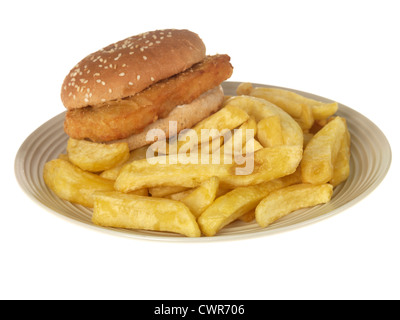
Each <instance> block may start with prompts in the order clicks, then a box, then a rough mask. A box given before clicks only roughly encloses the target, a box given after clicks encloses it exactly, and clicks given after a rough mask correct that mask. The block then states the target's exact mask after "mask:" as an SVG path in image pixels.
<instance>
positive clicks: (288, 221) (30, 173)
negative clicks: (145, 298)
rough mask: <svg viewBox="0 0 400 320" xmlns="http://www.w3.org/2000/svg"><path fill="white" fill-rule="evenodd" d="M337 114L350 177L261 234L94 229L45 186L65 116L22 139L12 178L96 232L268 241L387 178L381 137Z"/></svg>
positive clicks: (228, 88) (244, 227)
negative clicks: (347, 138)
mask: <svg viewBox="0 0 400 320" xmlns="http://www.w3.org/2000/svg"><path fill="white" fill-rule="evenodd" d="M240 83H241V82H234V81H225V82H224V83H223V88H224V91H225V94H226V95H235V90H236V88H237V86H238V85H239V84H240ZM253 85H254V86H261V87H274V88H281V89H286V90H291V91H293V92H297V93H299V94H302V95H304V96H306V97H309V98H312V99H316V100H320V101H325V102H331V101H333V100H330V99H327V98H324V97H321V96H318V95H315V94H311V93H307V92H303V91H299V90H295V89H289V88H285V87H277V86H273V85H265V84H258V83H255V84H253ZM337 114H338V115H340V116H343V117H345V118H346V119H347V123H348V127H349V131H350V134H351V136H352V149H351V164H350V165H351V173H350V177H349V178H348V180H347V181H346V182H344V183H342V184H341V185H339V186H338V187H336V188H335V192H334V194H333V197H332V200H331V202H329V203H328V204H324V205H319V206H316V207H313V208H308V209H302V210H298V211H296V212H294V213H292V214H290V215H288V216H287V217H284V218H282V219H280V220H278V221H277V222H275V223H274V224H272V225H270V226H269V227H267V228H264V229H262V228H260V227H258V225H257V224H256V223H255V222H252V223H245V222H241V221H236V222H234V223H232V224H230V225H228V226H226V227H225V228H224V229H223V230H221V231H220V232H219V233H218V234H217V235H216V236H214V237H200V238H187V237H183V236H180V235H177V234H173V233H167V232H155V231H146V230H128V229H117V228H104V227H99V226H96V225H94V224H93V223H92V222H91V220H90V217H91V210H90V209H88V208H85V207H82V206H80V205H75V204H71V203H69V202H67V201H64V200H61V199H59V198H58V197H57V196H56V195H55V194H54V193H53V192H52V191H51V190H49V189H48V187H47V186H46V185H45V183H44V181H43V177H42V173H43V165H44V163H45V162H47V161H49V160H51V159H54V158H56V157H57V156H58V155H59V154H60V153H63V152H65V148H66V142H67V139H68V136H67V135H66V134H65V133H64V130H63V121H64V116H65V112H63V113H60V114H59V115H57V116H55V117H54V118H52V119H50V120H49V121H47V122H46V123H44V124H43V125H41V126H40V127H39V128H37V129H36V130H35V131H34V132H32V133H31V134H30V135H29V136H28V137H27V138H26V139H25V141H24V142H23V143H22V145H21V147H20V148H19V150H18V152H17V154H16V157H15V163H14V170H15V176H16V179H17V181H18V183H19V185H20V187H21V189H22V190H23V191H24V192H25V193H26V194H27V195H28V196H29V197H30V198H31V199H32V200H33V201H34V202H36V203H37V204H39V205H40V206H42V207H43V208H44V209H46V210H48V211H50V212H51V213H54V214H56V215H57V216H58V217H62V218H64V219H65V220H66V221H69V222H73V223H76V224H78V225H80V226H84V227H88V228H91V229H93V230H96V231H100V232H107V233H110V234H113V235H117V236H123V237H128V238H133V239H141V240H152V241H164V242H168V241H169V242H171V241H172V242H210V241H211V242H212V241H221V240H240V239H249V238H253V237H260V236H267V235H272V234H276V233H279V232H285V231H289V230H292V229H295V228H299V227H303V226H306V225H309V224H312V223H315V222H318V221H320V220H322V219H326V218H328V217H332V216H333V215H336V214H338V213H340V212H343V211H344V210H346V209H347V208H349V207H350V206H352V205H354V204H356V203H357V202H359V201H361V200H362V199H364V198H365V197H366V196H367V195H369V194H370V193H371V192H372V191H373V190H374V189H375V188H376V187H377V186H378V185H379V184H380V183H381V182H382V181H383V179H384V178H385V176H386V175H387V173H388V171H389V168H390V165H391V161H392V152H391V148H390V144H389V141H388V139H387V138H386V137H385V135H384V133H383V132H382V131H381V130H380V129H379V128H378V127H377V126H376V125H375V124H374V123H373V122H372V121H371V120H369V119H368V118H367V117H365V116H363V115H362V114H361V113H359V112H357V111H355V110H353V109H351V108H350V107H347V106H345V105H343V104H341V103H339V110H338V112H337ZM361 160H362V161H361Z"/></svg>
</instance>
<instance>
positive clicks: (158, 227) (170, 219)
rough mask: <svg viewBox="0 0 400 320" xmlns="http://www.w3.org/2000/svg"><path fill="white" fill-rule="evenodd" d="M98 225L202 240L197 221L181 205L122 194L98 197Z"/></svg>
mask: <svg viewBox="0 0 400 320" xmlns="http://www.w3.org/2000/svg"><path fill="white" fill-rule="evenodd" d="M92 221H93V223H94V224H97V225H100V226H104V227H116V228H128V229H144V230H154V231H168V232H174V233H179V234H182V235H185V236H187V237H200V235H201V233H200V229H199V226H198V224H197V222H196V218H195V217H194V216H193V214H192V213H191V212H190V210H189V209H188V208H187V207H186V206H185V205H184V204H183V203H182V202H179V201H174V200H169V199H162V198H151V197H142V196H137V195H129V194H124V193H120V192H98V193H96V194H95V195H94V209H93V218H92Z"/></svg>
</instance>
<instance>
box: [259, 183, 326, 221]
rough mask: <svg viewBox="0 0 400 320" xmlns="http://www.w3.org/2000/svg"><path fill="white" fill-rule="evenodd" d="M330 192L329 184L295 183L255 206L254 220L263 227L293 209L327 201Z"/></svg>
mask: <svg viewBox="0 0 400 320" xmlns="http://www.w3.org/2000/svg"><path fill="white" fill-rule="evenodd" d="M332 193H333V187H332V185H330V184H323V185H311V184H297V185H293V186H289V187H286V188H283V189H280V190H276V191H274V192H271V193H270V194H269V195H268V196H267V197H266V198H265V199H264V200H262V201H261V202H260V203H259V205H258V206H257V208H256V221H257V223H258V224H259V225H260V226H261V227H263V228H265V227H267V226H269V225H270V224H271V223H273V222H274V221H276V220H278V219H280V218H282V217H284V216H286V215H288V214H289V213H291V212H293V211H296V210H298V209H302V208H307V207H312V206H316V205H318V204H323V203H327V202H329V201H330V199H331V197H332Z"/></svg>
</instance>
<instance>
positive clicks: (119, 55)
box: [114, 53, 122, 61]
mask: <svg viewBox="0 0 400 320" xmlns="http://www.w3.org/2000/svg"><path fill="white" fill-rule="evenodd" d="M121 56H122V53H119V54H118V56H117V57H116V58H114V60H115V61H117V60H118V59H119V58H121Z"/></svg>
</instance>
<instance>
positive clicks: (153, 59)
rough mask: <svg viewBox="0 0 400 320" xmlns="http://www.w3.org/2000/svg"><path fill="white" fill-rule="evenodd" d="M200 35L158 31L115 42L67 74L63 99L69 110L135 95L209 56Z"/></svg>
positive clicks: (182, 31) (178, 31)
mask: <svg viewBox="0 0 400 320" xmlns="http://www.w3.org/2000/svg"><path fill="white" fill-rule="evenodd" d="M205 54H206V49H205V45H204V43H203V41H202V40H201V39H200V37H199V36H198V35H197V34H196V33H193V32H191V31H188V30H175V29H167V30H158V31H152V32H147V33H143V34H140V35H137V36H133V37H130V38H127V39H125V40H122V41H119V42H116V43H114V44H111V45H109V46H107V47H105V48H103V49H101V50H99V51H97V52H95V53H92V54H91V55H89V56H87V57H86V58H84V59H83V60H82V61H81V62H79V63H78V64H77V65H76V66H75V67H74V68H73V69H72V70H71V71H70V73H69V74H68V75H67V76H66V78H65V80H64V83H63V85H62V90H61V100H62V102H63V104H64V106H65V107H66V108H67V109H68V110H72V109H77V108H84V107H87V106H90V105H98V104H101V103H104V102H105V101H110V100H117V99H122V98H125V97H128V96H132V95H134V94H136V93H138V92H141V91H142V90H144V89H146V88H147V87H149V86H151V85H152V84H154V83H156V82H158V81H160V80H163V79H166V78H169V77H171V76H173V75H175V74H178V73H180V72H182V71H184V70H186V69H188V68H190V67H191V66H192V65H194V64H196V63H198V62H200V61H202V60H203V59H204V58H205Z"/></svg>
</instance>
